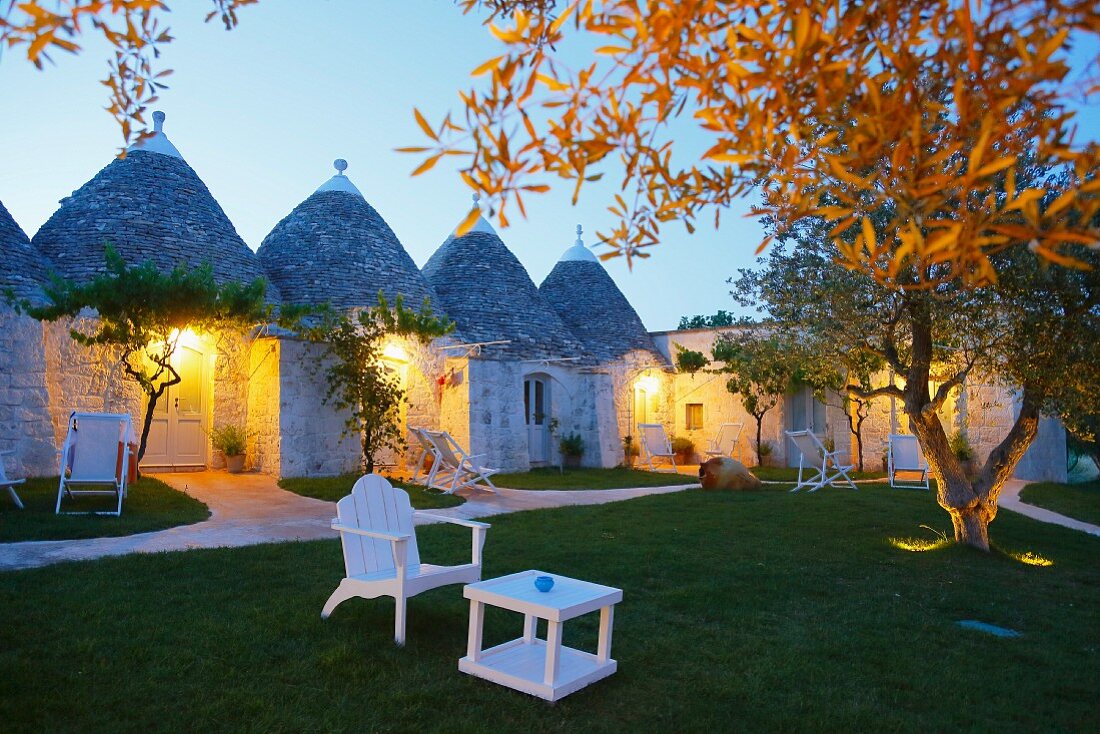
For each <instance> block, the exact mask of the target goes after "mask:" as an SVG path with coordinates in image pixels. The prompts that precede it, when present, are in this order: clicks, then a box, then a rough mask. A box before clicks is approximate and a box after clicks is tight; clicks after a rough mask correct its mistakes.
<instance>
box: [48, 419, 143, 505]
mask: <svg viewBox="0 0 1100 734" xmlns="http://www.w3.org/2000/svg"><path fill="white" fill-rule="evenodd" d="M133 442H134V427H133V424H132V423H131V422H130V416H128V415H121V414H112V413H73V414H72V415H70V416H69V430H68V433H67V434H66V435H65V443H64V445H63V446H62V448H61V482H60V483H59V485H58V487H57V506H56V508H55V509H54V511H55V512H56V513H57V514H59V515H116V516H117V515H121V514H122V500H123V499H125V497H126V483H127V480H128V478H129V474H130V462H131V461H132V460H133V459H134V457H133V454H132V453H131V450H130V446H131V444H133ZM74 487H82V488H83V489H74ZM85 495H112V496H114V497H116V498H117V503H116V505H115V509H114V510H102V511H98V512H89V511H85V512H62V511H61V500H62V498H63V497H68V498H70V499H72V498H74V497H80V496H85Z"/></svg>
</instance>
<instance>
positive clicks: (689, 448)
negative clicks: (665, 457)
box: [672, 436, 695, 464]
mask: <svg viewBox="0 0 1100 734" xmlns="http://www.w3.org/2000/svg"><path fill="white" fill-rule="evenodd" d="M672 453H674V454H676V461H678V462H680V463H681V464H690V463H691V460H692V459H693V458H694V457H695V444H694V443H693V442H692V440H691V439H690V438H684V437H683V436H674V437H673V438H672Z"/></svg>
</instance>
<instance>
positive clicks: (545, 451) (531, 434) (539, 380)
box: [523, 375, 551, 466]
mask: <svg viewBox="0 0 1100 734" xmlns="http://www.w3.org/2000/svg"><path fill="white" fill-rule="evenodd" d="M523 415H524V421H525V422H526V424H527V452H528V458H529V460H530V462H531V464H533V465H536V466H537V465H543V464H549V463H550V419H551V417H550V380H549V378H547V377H545V376H542V375H531V376H529V377H527V378H525V379H524V380H523Z"/></svg>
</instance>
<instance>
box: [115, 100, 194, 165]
mask: <svg viewBox="0 0 1100 734" xmlns="http://www.w3.org/2000/svg"><path fill="white" fill-rule="evenodd" d="M126 150H142V151H145V152H146V153H160V154H161V155H167V156H171V157H173V158H179V159H180V160H183V156H182V155H180V152H179V151H178V150H176V146H174V145H172V141H170V140H169V139H168V136H167V135H165V134H164V113H163V112H161V111H160V110H157V111H155V112H154V113H153V134H152V135H149V136H148V137H146V138H145V139H144V140H141V141H140V142H137V143H134V144H133V145H131V146H130V147H129V148H127V149H126Z"/></svg>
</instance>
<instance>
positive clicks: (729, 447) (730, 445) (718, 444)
mask: <svg viewBox="0 0 1100 734" xmlns="http://www.w3.org/2000/svg"><path fill="white" fill-rule="evenodd" d="M744 427H745V424H744V423H723V424H722V425H721V426H719V427H718V435H717V436H715V437H714V438H712V439H711V441H710V447H709V448H707V456H728V457H730V458H733V452H734V451H736V452H737V459H738V460H740V459H741V442H740V439H741V429H742V428H744Z"/></svg>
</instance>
